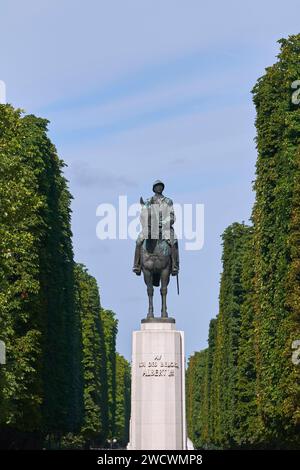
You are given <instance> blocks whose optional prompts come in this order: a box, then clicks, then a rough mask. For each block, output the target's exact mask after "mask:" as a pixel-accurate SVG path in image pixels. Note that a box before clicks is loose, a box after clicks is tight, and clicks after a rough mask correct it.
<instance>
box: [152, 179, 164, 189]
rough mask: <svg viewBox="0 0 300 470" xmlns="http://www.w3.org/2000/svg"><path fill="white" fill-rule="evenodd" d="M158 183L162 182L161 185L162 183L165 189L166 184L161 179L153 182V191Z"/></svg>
mask: <svg viewBox="0 0 300 470" xmlns="http://www.w3.org/2000/svg"><path fill="white" fill-rule="evenodd" d="M158 184H161V185H162V187H163V190H164V189H165V185H164V183H163V182H162V181H160V180H155V181H154V183H153V186H152V189H153V191H154V187H155V186H157V185H158Z"/></svg>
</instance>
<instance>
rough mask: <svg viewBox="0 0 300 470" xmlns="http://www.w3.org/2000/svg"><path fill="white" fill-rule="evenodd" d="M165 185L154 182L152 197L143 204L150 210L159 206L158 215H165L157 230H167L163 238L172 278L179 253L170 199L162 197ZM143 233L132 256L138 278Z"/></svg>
mask: <svg viewBox="0 0 300 470" xmlns="http://www.w3.org/2000/svg"><path fill="white" fill-rule="evenodd" d="M164 188H165V185H164V183H163V182H162V181H160V180H156V181H155V182H154V183H153V187H152V189H153V192H154V196H152V197H150V198H148V199H147V200H146V201H145V203H144V202H143V201H142V198H141V202H143V204H144V206H145V207H146V208H151V206H152V205H154V204H157V205H158V206H159V212H160V214H165V217H164V218H162V219H161V220H160V225H159V228H160V230H162V232H164V230H165V231H166V232H167V230H169V232H168V233H169V237H168V238H167V237H164V238H165V239H166V241H167V242H168V243H169V245H170V247H171V258H172V269H171V274H172V276H176V275H177V274H178V272H179V252H178V241H177V238H176V235H175V232H174V228H173V225H174V223H175V214H174V209H173V201H172V199H170V198H168V197H166V196H164V194H163V190H164ZM145 238H146V237H145V235H144V231H143V230H142V231H141V232H140V233H139V236H138V238H137V240H136V246H135V254H134V265H133V269H132V270H133V272H134V273H135V274H137V275H138V276H139V275H140V274H141V247H142V244H143V242H144V240H145Z"/></svg>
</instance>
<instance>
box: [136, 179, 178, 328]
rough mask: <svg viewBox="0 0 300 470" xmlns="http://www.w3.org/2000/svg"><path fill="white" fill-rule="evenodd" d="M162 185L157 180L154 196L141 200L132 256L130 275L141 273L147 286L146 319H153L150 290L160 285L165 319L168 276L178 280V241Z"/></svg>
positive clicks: (166, 316) (168, 199)
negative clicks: (139, 220) (140, 229)
mask: <svg viewBox="0 0 300 470" xmlns="http://www.w3.org/2000/svg"><path fill="white" fill-rule="evenodd" d="M164 187H165V185H164V183H163V182H162V181H160V180H156V181H155V182H154V183H153V192H154V196H152V197H151V198H149V199H147V200H146V201H145V202H144V201H143V198H141V199H140V203H141V206H142V210H141V225H142V231H141V233H140V234H139V236H138V238H137V241H136V247H135V255H134V266H133V272H135V273H136V274H137V275H140V274H141V272H143V275H144V281H145V284H146V285H147V293H148V298H149V309H148V315H147V319H151V318H154V314H153V293H154V288H153V286H156V287H158V286H159V285H160V292H161V298H162V307H161V318H168V313H167V302H166V298H167V290H168V284H169V281H170V275H171V274H172V276H176V277H177V290H178V293H179V285H178V272H179V252H178V241H177V238H176V235H175V232H174V228H173V224H174V222H175V214H174V209H173V201H172V199H170V198H168V197H166V196H164V195H163V190H164Z"/></svg>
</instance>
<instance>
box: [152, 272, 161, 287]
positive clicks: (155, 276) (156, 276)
mask: <svg viewBox="0 0 300 470" xmlns="http://www.w3.org/2000/svg"><path fill="white" fill-rule="evenodd" d="M159 282H160V273H155V274H153V285H154V286H155V287H159Z"/></svg>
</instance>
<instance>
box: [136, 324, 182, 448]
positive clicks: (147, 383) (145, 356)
mask: <svg viewBox="0 0 300 470" xmlns="http://www.w3.org/2000/svg"><path fill="white" fill-rule="evenodd" d="M170 320H171V319H170ZM170 320H169V322H166V321H160V319H157V321H152V322H145V323H143V322H142V324H141V331H134V332H133V334H132V376H131V419H130V442H129V444H128V447H127V448H128V449H129V450H137V449H142V450H147V449H150V450H155V449H162V450H185V449H187V436H186V416H185V359H184V335H183V332H182V331H176V329H175V323H171V322H170Z"/></svg>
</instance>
